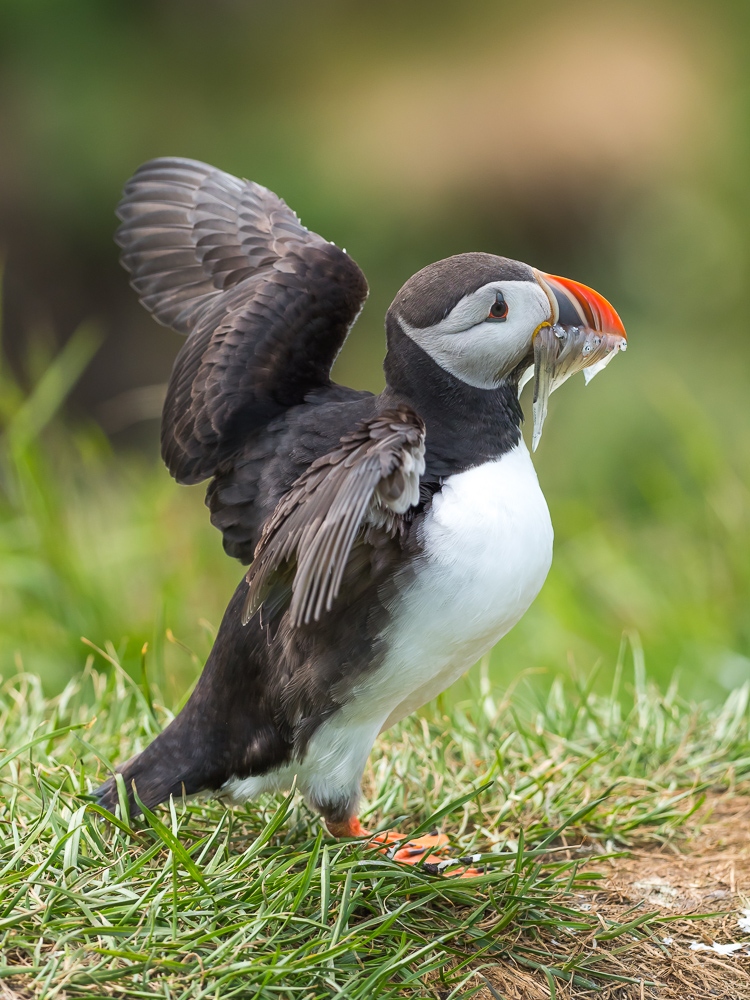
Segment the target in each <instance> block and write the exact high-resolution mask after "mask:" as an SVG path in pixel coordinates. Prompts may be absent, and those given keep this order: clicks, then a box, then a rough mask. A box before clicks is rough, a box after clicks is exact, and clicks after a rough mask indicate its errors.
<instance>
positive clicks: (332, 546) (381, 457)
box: [243, 406, 425, 627]
mask: <svg viewBox="0 0 750 1000" xmlns="http://www.w3.org/2000/svg"><path fill="white" fill-rule="evenodd" d="M424 437H425V435H424V424H423V423H422V421H421V419H420V418H419V417H418V416H417V415H416V414H415V413H414V411H413V410H411V409H410V408H409V407H407V406H399V407H397V408H395V409H392V410H386V411H384V412H383V413H381V414H379V415H378V416H376V417H373V418H371V419H370V420H366V421H363V422H362V423H361V424H360V425H359V426H358V428H357V429H356V430H355V431H354V432H353V433H351V434H348V435H346V436H345V437H343V438H342V439H341V441H340V443H339V447H338V448H336V449H335V450H334V451H332V452H329V453H328V454H326V455H323V456H322V457H321V458H319V459H318V460H317V461H315V462H313V464H312V465H311V466H310V468H309V469H308V470H307V471H306V472H305V473H304V474H303V475H302V476H300V478H299V479H298V480H297V481H296V482H295V483H294V484H293V485H292V487H291V489H290V490H289V492H288V493H286V494H285V495H284V496H283V497H282V498H281V500H280V501H279V503H278V505H277V507H276V509H275V510H274V512H273V514H272V515H271V517H270V518H269V519H268V521H267V522H266V524H265V525H264V527H263V533H262V535H261V539H260V542H259V543H258V546H257V548H256V550H255V558H254V560H253V563H252V565H251V566H250V569H249V570H248V573H247V581H248V584H249V587H248V594H247V599H246V601H245V606H244V609H243V622H245V623H246V622H248V621H249V620H250V618H252V616H253V615H254V614H255V613H256V612H257V611H258V610H259V609H260V608H261V607H262V605H263V603H264V601H265V599H266V596H267V595H268V594H269V593H271V592H272V590H273V586H274V583H275V581H276V579H277V577H278V576H279V575H285V574H286V573H287V572H288V568H289V564H290V563H292V562H294V563H296V566H295V569H294V581H293V583H292V595H291V603H290V606H289V612H290V616H291V623H292V625H293V626H295V627H296V626H298V625H300V624H303V623H304V624H309V623H310V621H319V620H320V618H321V616H322V615H323V613H324V611H330V610H331V608H332V606H333V602H334V601H335V599H336V597H337V595H338V593H339V590H340V588H341V583H342V580H343V576H344V570H345V568H346V564H347V562H348V560H349V556H350V553H351V551H352V548H353V547H354V545H355V544H356V542H357V538H358V537H359V536H361V534H362V532H363V531H364V529H365V528H374V529H375V530H378V529H379V530H384V531H387V532H389V533H390V534H394V533H395V532H396V531H397V530H398V527H399V524H400V523H402V520H403V515H404V514H405V513H406V511H407V510H408V509H409V507H411V506H413V505H415V504H416V503H417V502H418V500H419V478H420V476H421V475H422V473H423V472H424ZM381 486H382V487H383V489H382V491H381Z"/></svg>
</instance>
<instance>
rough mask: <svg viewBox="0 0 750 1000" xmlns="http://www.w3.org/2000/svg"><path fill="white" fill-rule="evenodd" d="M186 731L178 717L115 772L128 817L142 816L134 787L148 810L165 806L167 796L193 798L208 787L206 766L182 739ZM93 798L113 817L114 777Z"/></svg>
mask: <svg viewBox="0 0 750 1000" xmlns="http://www.w3.org/2000/svg"><path fill="white" fill-rule="evenodd" d="M185 730H186V726H185V725H184V721H183V718H182V716H181V715H180V716H178V717H177V718H176V719H174V720H173V721H172V722H171V723H170V724H169V725H168V726H167V728H166V729H165V730H164V732H163V733H161V734H160V735H159V736H157V737H156V739H155V740H154V741H153V743H150V744H149V746H147V747H146V749H145V750H143V751H142V752H141V753H139V754H136V756H135V757H131V758H130V760H128V761H126V762H125V763H124V764H122V765H121V766H120V767H118V768H117V771H118V773H120V774H122V777H123V780H124V782H125V791H126V793H127V796H128V807H129V810H130V815H131V816H139V815H140V814H141V812H142V810H141V807H140V806H139V805H138V802H137V801H136V798H135V794H134V791H133V786H135V792H137V794H138V798H139V799H140V801H141V802H142V803H143V805H144V806H146V808H147V809H153V808H155V807H156V806H158V805H159V803H161V802H165V801H166V800H167V799H168V798H169V797H170V795H174V796H175V798H177V797H178V796H181V795H193V794H195V793H196V792H201V791H204V790H205V789H206V788H207V787H209V784H210V783H209V778H208V774H207V773H206V769H205V764H204V763H203V762H202V760H201V758H200V756H199V755H197V754H196V752H195V750H196V747H195V744H193V745H192V746H191V745H190V742H189V741H188V740H186V739H185V736H186V735H187V734H186V733H185ZM94 795H95V796H96V800H97V802H98V803H99V805H101V806H104V808H105V809H107V810H109V812H111V813H114V811H115V809H116V807H117V806H118V805H119V804H120V797H119V794H118V791H117V782H116V779H115V775H114V774H113V775H112V776H111V777H110V778H108V779H107V781H105V782H104V784H103V785H101V786H100V787H99V788H97V789H96V791H95V792H94Z"/></svg>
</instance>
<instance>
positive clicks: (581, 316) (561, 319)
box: [537, 271, 627, 340]
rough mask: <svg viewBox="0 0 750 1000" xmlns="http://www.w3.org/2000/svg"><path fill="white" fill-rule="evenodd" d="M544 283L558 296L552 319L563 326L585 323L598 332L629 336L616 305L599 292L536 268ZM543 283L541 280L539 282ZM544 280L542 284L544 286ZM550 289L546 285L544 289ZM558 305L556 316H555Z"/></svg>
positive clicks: (554, 295)
mask: <svg viewBox="0 0 750 1000" xmlns="http://www.w3.org/2000/svg"><path fill="white" fill-rule="evenodd" d="M537 276H538V277H541V278H542V279H543V281H544V284H546V285H548V286H549V288H550V290H551V291H552V296H553V298H554V300H555V303H554V304H553V307H552V308H553V322H555V323H559V324H560V326H586V327H588V328H589V329H590V330H595V331H596V332H597V333H609V334H614V335H615V336H618V337H623V338H624V339H625V340H627V335H626V333H625V327H624V326H623V325H622V320H621V319H620V317H619V316H618V315H617V313H616V312H615V309H614V307H613V306H612V305H611V304H610V303H609V302H608V301H607V300H606V299H605V298H604V296H603V295H600V294H599V292H596V291H594V289H593V288H589V287H588V285H582V284H581V283H580V282H579V281H571V280H570V278H561V277H559V276H558V275H556V274H545V273H544V272H543V271H537ZM540 284H542V282H540ZM544 284H542V288H544ZM544 290H545V291H547V289H546V288H545V289H544ZM547 295H548V296H549V292H547ZM555 305H556V306H557V316H555V314H554V313H555Z"/></svg>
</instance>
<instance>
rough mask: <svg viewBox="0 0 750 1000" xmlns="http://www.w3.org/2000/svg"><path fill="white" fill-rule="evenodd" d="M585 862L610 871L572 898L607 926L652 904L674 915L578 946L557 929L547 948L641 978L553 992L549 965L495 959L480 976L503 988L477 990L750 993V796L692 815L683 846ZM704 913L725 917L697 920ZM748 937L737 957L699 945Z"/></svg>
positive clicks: (700, 999)
mask: <svg viewBox="0 0 750 1000" xmlns="http://www.w3.org/2000/svg"><path fill="white" fill-rule="evenodd" d="M571 856H575V855H574V854H571ZM583 870H584V871H588V872H599V873H601V874H602V875H603V876H604V877H603V879H602V880H601V882H600V883H599V885H598V886H597V889H596V891H593V892H588V893H581V894H578V895H576V896H575V897H574V898H573V899H571V901H570V902H571V904H572V905H574V906H578V907H580V908H582V909H583V908H585V909H586V910H587V911H589V912H593V913H595V914H596V915H597V916H598V917H599V920H600V923H601V924H602V926H603V928H604V927H605V926H607V925H606V920H619V921H629V920H632V919H634V918H636V917H638V916H639V915H640V914H642V913H646V912H658V913H659V914H660V915H661V916H663V917H669V918H672V920H670V922H669V923H665V924H661V925H660V926H659V928H658V929H657V931H656V933H654V934H653V935H652V936H651V937H650V939H649V940H647V941H643V940H639V939H638V938H637V937H636V936H635V935H633V934H629V933H626V934H623V935H621V936H620V937H617V938H615V939H613V940H611V941H607V942H598V941H595V939H594V937H593V936H588V937H587V939H585V940H581V941H580V943H579V942H575V943H574V944H573V948H571V943H572V942H571V938H570V937H569V936H568V937H566V939H565V942H564V947H563V948H560V947H556V946H555V941H556V938H555V934H554V932H550V933H549V935H548V936H546V938H545V939H544V940H542V941H540V942H538V946H539V947H540V948H543V949H548V950H549V952H550V960H549V964H550V965H553V964H559V959H558V960H557V962H555V961H554V960H553V959H552V954H553V953H554V952H557V954H558V955H559V954H560V953H561V952H567V953H568V954H570V953H571V952H572V953H575V954H586V955H596V954H599V955H601V956H602V961H601V962H598V963H596V964H595V965H592V966H590V969H591V971H592V972H594V971H595V970H599V971H601V972H606V973H609V974H611V975H617V976H627V977H630V978H633V979H636V980H638V982H637V983H629V984H623V983H612V984H611V985H609V986H602V987H599V988H597V989H589V988H587V987H584V986H576V985H571V984H568V983H562V982H560V981H559V980H556V981H555V983H554V989H555V992H554V993H553V992H552V990H551V989H550V986H549V983H548V980H547V977H546V976H545V975H544V973H540V972H537V971H535V970H531V969H524V968H522V967H520V966H518V965H517V964H516V963H515V962H498V963H497V964H495V963H493V962H492V960H491V959H489V960H488V962H487V965H486V967H485V968H484V969H482V970H481V975H483V976H484V977H485V981H486V982H487V983H488V984H490V985H491V986H492V987H493V988H494V991H495V993H494V994H493V992H492V990H491V989H490V988H489V986H487V987H485V988H484V989H482V990H481V991H480V992H479V993H478V994H477V997H478V998H481V1000H497V998H498V997H500V998H502V1000H550V998H551V997H555V996H556V997H557V998H558V1000H593V998H594V997H596V998H597V1000H750V933H749V932H746V931H745V932H743V931H742V930H741V928H740V927H739V926H738V924H737V918H738V916H739V915H740V911H741V910H742V909H743V908H744V907H750V798H748V797H746V796H732V795H730V794H727V795H722V796H715V797H712V798H711V800H710V801H709V802H707V803H706V805H705V806H704V807H703V808H702V810H701V811H700V813H699V814H697V818H695V820H694V821H691V830H690V833H689V836H688V837H687V838H686V839H683V840H682V842H681V843H680V844H679V845H672V844H669V845H666V846H664V845H656V846H643V847H637V848H635V849H633V850H632V851H630V852H629V853H628V855H627V856H625V857H618V858H608V859H602V858H597V857H593V858H592V859H591V860H590V861H587V862H585V867H584V869H583ZM702 913H714V914H717V915H716V916H712V917H708V918H703V919H700V920H696V919H692V920H691V919H689V918H690V916H691V915H692V916H693V917H694V916H695V915H697V914H702ZM664 938H666V939H667V941H666V942H665V941H664ZM741 941H746V942H748V948H743V949H741V951H740V952H738V953H735V954H732V955H719V954H717V953H716V952H715V951H713V950H712V951H695V950H691V948H690V946H691V944H693V943H702V944H706V945H709V946H711V945H713V943H714V942H718V943H720V944H729V943H732V942H741ZM539 961H540V964H545V963H544V960H542V959H540V960H539ZM583 975H587V973H586V972H584V973H583ZM480 981H481V980H475V981H474V983H473V984H472V985H474V986H476V985H477V984H478V982H480ZM649 984H651V985H649Z"/></svg>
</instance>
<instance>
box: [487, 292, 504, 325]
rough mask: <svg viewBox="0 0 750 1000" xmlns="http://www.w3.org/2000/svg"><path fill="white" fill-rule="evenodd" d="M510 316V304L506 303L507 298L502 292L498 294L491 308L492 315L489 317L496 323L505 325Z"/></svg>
mask: <svg viewBox="0 0 750 1000" xmlns="http://www.w3.org/2000/svg"><path fill="white" fill-rule="evenodd" d="M507 315H508V303H507V302H506V301H505V296H504V295H503V293H502V292H498V293H497V295H496V296H495V301H494V302H493V303H492V306H491V307H490V314H489V316H488V317H487V319H489V320H494V322H495V323H503V322H504V321H505V318H506V317H507Z"/></svg>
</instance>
